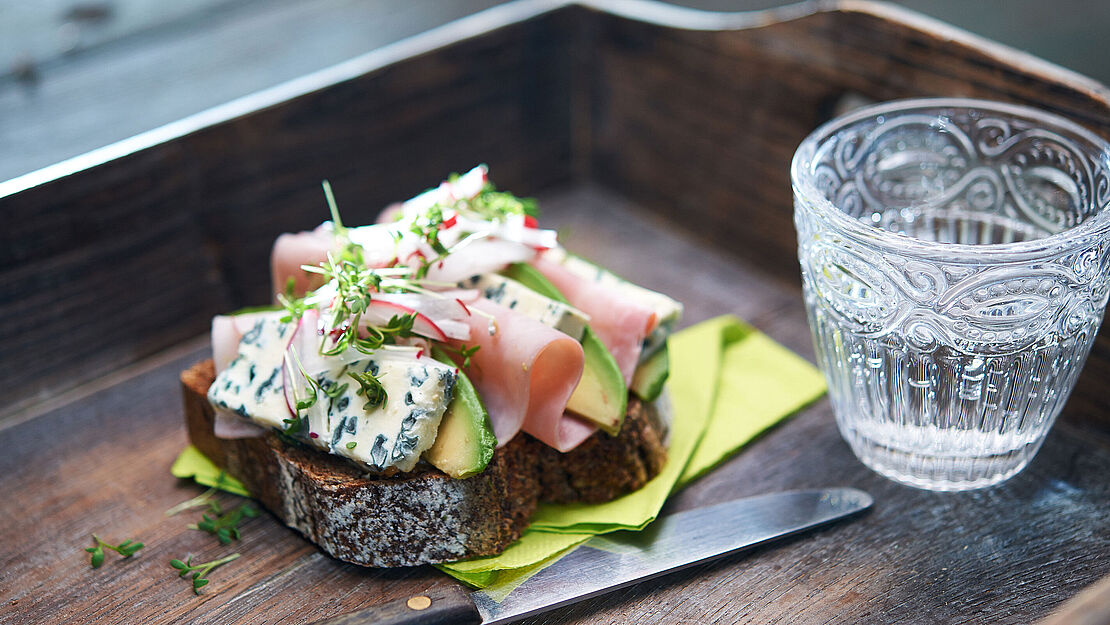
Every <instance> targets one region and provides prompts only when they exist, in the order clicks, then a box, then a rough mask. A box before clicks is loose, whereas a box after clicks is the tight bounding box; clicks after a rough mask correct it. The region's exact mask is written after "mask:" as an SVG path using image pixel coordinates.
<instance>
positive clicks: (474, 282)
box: [459, 273, 590, 341]
mask: <svg viewBox="0 0 1110 625" xmlns="http://www.w3.org/2000/svg"><path fill="white" fill-rule="evenodd" d="M459 286H461V287H463V288H467V289H478V290H479V291H481V292H482V297H485V298H486V299H488V300H490V301H491V302H494V303H496V304H500V305H501V306H504V307H505V308H511V309H513V310H515V311H517V312H519V313H521V314H523V315H526V316H528V317H531V318H532V319H535V320H536V321H539V322H540V323H542V324H544V325H545V326H548V327H551V328H555V329H556V330H558V331H560V332H562V333H563V334H566V335H568V336H570V337H571V338H573V339H574V340H576V341H581V340H582V335H583V334H584V333H585V332H586V325H587V324H589V322H590V318H589V316H588V315H586V313H584V312H582V311H580V310H578V309H577V308H574V307H573V306H570V305H569V304H564V303H563V302H560V301H557V300H553V299H551V298H549V297H545V296H543V295H540V294H539V293H537V292H535V291H533V290H532V289H530V288H528V287H526V286H524V285H523V284H521V283H519V282H517V281H516V280H513V279H511V278H506V277H505V276H501V275H498V274H495V273H484V274H481V275H477V276H472V277H470V278H468V279H466V280H464V281H462V282H460V283H459Z"/></svg>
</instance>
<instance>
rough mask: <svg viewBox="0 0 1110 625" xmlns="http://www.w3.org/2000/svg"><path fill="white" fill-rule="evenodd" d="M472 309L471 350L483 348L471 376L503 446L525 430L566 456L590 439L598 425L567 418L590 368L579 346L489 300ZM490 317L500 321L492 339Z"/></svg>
mask: <svg viewBox="0 0 1110 625" xmlns="http://www.w3.org/2000/svg"><path fill="white" fill-rule="evenodd" d="M470 307H471V308H472V309H476V311H475V314H473V315H471V316H470V317H468V319H467V322H468V323H469V324H470V326H471V332H470V337H471V339H470V341H469V342H467V345H468V346H473V345H477V346H478V347H479V349H478V351H477V352H475V354H474V355H473V356H472V357H471V359H470V366H469V367H468V368H467V369H465V371H466V373H467V375H468V376H469V377H470V379H471V381H472V382H473V383H474V385H475V386H476V387H477V389H478V393H479V395H481V397H482V402H483V403H484V404H485V406H486V410H487V411H488V412H489V415H490V420H491V421H492V422H493V432H494V434H495V435H496V436H497V441H498V445H504V444H505V443H507V442H509V441H510V440H512V438H513V436H515V435H516V434H517V432H518V431H520V430H522V429H523V430H524V431H525V432H528V433H529V434H531V435H532V436H535V437H536V438H538V439H539V440H540V441H542V442H543V443H545V444H546V445H548V446H550V447H553V448H555V449H558V450H559V451H564V452H565V451H569V450H571V449H574V448H575V447H577V446H578V445H579V444H580V443H582V441H584V440H586V439H587V438H589V436H590V435H591V434H593V433H594V432H595V431H596V430H597V427H596V426H594V425H590V424H588V423H586V422H584V421H580V420H578V419H576V418H574V417H571V416H568V415H566V414H564V411H565V409H566V405H567V401H569V399H570V396H571V394H572V393H573V392H574V389H575V387H577V386H578V380H579V378H581V377H582V370H583V367H584V356H583V352H582V346H581V345H580V344H579V343H578V341H575V340H574V339H572V338H570V337H569V336H567V335H565V334H563V333H561V332H559V331H557V330H555V329H553V328H550V327H548V326H545V325H543V324H542V323H540V322H538V321H536V320H534V319H531V318H529V317H527V316H525V315H522V314H520V313H518V312H516V311H513V310H510V309H508V308H505V307H503V306H499V305H497V304H494V303H493V302H491V301H489V300H486V299H484V298H483V299H479V300H478V301H476V302H474V303H473V304H471V305H470ZM479 313H485V314H479ZM486 315H492V316H493V318H494V319H495V320H496V321H495V322H494V323H495V327H496V332H495V333H494V334H492V335H491V334H490V332H489V330H490V320H489V317H487V316H486ZM455 347H459V344H458V343H456V344H455Z"/></svg>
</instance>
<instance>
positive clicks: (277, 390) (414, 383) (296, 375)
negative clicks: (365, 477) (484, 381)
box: [208, 315, 458, 471]
mask: <svg viewBox="0 0 1110 625" xmlns="http://www.w3.org/2000/svg"><path fill="white" fill-rule="evenodd" d="M294 327H295V326H294V324H292V323H281V321H280V320H279V316H278V315H275V316H273V317H266V318H265V319H262V320H260V321H258V322H257V323H256V324H255V325H254V326H253V327H252V328H251V329H250V330H249V331H248V332H247V333H246V334H244V335H243V338H242V340H241V341H240V343H239V352H238V355H237V357H236V358H235V360H233V361H232V362H231V363H230V364H229V365H228V366H227V368H226V369H224V370H223V371H221V372H220V374H219V375H218V376H216V380H215V381H214V382H213V383H212V386H211V387H209V389H208V401H209V402H210V403H211V404H212V405H213V406H215V407H216V408H222V409H226V410H230V411H231V412H234V413H235V414H237V415H239V416H241V417H243V418H245V419H250V420H251V421H253V422H255V423H257V424H259V425H263V426H268V427H272V428H275V429H278V430H281V431H284V432H288V433H290V434H293V435H295V436H296V437H297V438H298V439H300V440H303V441H304V442H305V443H308V444H311V445H313V446H316V447H319V448H320V449H322V450H324V451H327V452H329V453H333V454H336V455H340V456H344V457H347V458H350V459H352V460H355V461H357V462H360V463H362V464H364V465H365V466H367V467H368V468H369V469H370V470H373V471H384V470H386V469H390V468H396V469H398V470H401V471H409V470H412V468H413V467H414V466H415V465H416V463H417V461H418V460H419V459H420V455H421V454H422V453H423V452H424V451H425V450H426V449H428V448H429V447H431V446H432V443H434V442H435V437H436V432H437V431H438V429H439V423H440V420H441V419H442V418H443V413H444V412H445V411H446V409H447V404H448V403H450V401H451V396H452V393H453V391H454V388H455V381H456V379H457V376H458V373H457V370H456V369H455V368H454V367H450V366H448V365H444V364H442V363H440V362H438V361H436V360H434V359H432V358H428V357H419V358H418V357H417V350H415V349H389V348H386V349H381V350H378V351H376V352H374V353H373V354H369V355H367V354H363V353H361V352H358V351H356V350H348V351H347V352H345V353H343V354H339V355H337V356H334V357H326V358H321V357H314V358H312V359H304V358H303V356H302V360H307V361H309V362H311V363H313V364H312V365H310V366H312V369H311V370H309V371H307V372H302V371H301V370H299V369H293V368H290V370H289V371H283V370H282V368H283V367H285V366H287V364H286V359H285V354H286V346H287V345H288V343H289V340H290V336H291V333H292V332H293V329H294ZM306 373H307V374H308V375H310V376H311V377H312V380H313V383H310V382H309V381H308V380H307V379H306V378H305V375H306ZM350 373H369V374H371V375H373V376H374V377H375V378H377V380H378V381H379V382H380V383H381V385H382V387H383V388H384V389H385V391H386V401H385V402H384V403H383V404H381V405H377V406H368V405H367V400H366V397H365V396H364V395H363V394H362V386H361V385H360V384H359V383H358V381H357V380H356V379H355V378H354V377H352V376H351V375H350ZM285 380H290V384H292V385H294V386H293V388H292V389H290V391H291V392H290V396H291V397H292V398H295V399H296V400H304V399H307V398H308V397H310V396H312V395H313V393H314V392H315V395H316V401H315V403H313V404H312V405H311V406H309V407H307V408H303V409H301V410H300V411H298V414H297V416H298V417H299V418H300V419H301V423H300V424H299V425H297V424H295V423H294V427H290V422H288V421H287V420H289V419H292V414H291V412H290V407H289V406H290V403H291V402H289V401H287V400H286V389H285Z"/></svg>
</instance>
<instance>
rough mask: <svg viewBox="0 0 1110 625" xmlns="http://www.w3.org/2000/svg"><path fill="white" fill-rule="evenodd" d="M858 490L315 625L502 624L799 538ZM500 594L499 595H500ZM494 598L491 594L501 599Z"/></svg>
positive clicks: (689, 520)
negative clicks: (513, 580)
mask: <svg viewBox="0 0 1110 625" xmlns="http://www.w3.org/2000/svg"><path fill="white" fill-rule="evenodd" d="M871 503H872V499H871V496H870V495H868V494H867V493H865V492H863V491H860V490H856V489H854V488H826V489H821V490H806V491H790V492H782V493H773V494H768V495H759V496H756V497H747V498H744V499H735V500H732V501H726V502H724V503H719V504H715V505H711V506H705V507H702V508H694V509H691V510H684V511H682V512H675V513H672V514H667V515H664V516H661V517H659V518H658V519H656V520H655V521H654V522H652V523H651V524H650V525H648V526H647V527H646V528H645V529H643V530H641V531H639V532H632V531H623V532H617V533H613V534H608V535H603V536H595V537H594V538H591V539H590V540H589V541H587V542H586V543H584V544H583V545H582V546H581V547H579V548H577V549H575V550H574V551H571V552H570V553H569V554H567V555H566V556H564V557H562V558H561V559H559V560H557V561H556V562H555V563H554V564H552V565H550V566H548V567H546V568H544V569H543V570H541V571H540V572H539V573H537V574H536V575H534V576H532V577H531V578H529V579H527V580H526V581H525V582H524V583H522V584H521V585H520V586H519V587H517V588H515V589H513V590H512V591H511V592H510V593H509V594H508V596H504V593H503V591H504V589H498V588H496V587H495V586H494V587H489V588H485V589H482V590H476V591H474V592H471V593H469V594H467V593H466V592H465V591H464V590H463V589H462V587H461V586H458V585H456V584H450V585H448V586H444V587H439V588H433V589H429V590H428V591H427V592H425V593H423V594H419V595H415V596H413V597H409V598H407V599H399V600H396V601H393V602H390V603H385V604H382V605H376V606H371V607H369V608H365V609H363V610H359V611H357V612H352V613H349V614H344V615H341V616H336V617H333V618H329V619H325V620H322V621H317V622H315V623H314V624H313V625H368V624H370V623H375V624H382V625H433V624H440V623H442V624H448V623H450V624H452V625H478V624H481V625H501V624H504V623H512V622H514V621H517V620H520V619H523V618H526V617H528V616H533V615H536V614H539V613H541V612H546V611H548V610H554V609H555V608H558V607H561V606H565V605H568V604H571V603H575V602H577V601H582V600H584V599H589V598H590V597H596V596H597V595H601V594H604V593H607V592H610V591H613V590H617V589H618V588H623V587H625V586H630V585H632V584H636V583H639V582H642V581H644V580H648V579H652V578H654V577H658V576H660V575H664V574H667V573H671V572H674V571H677V570H680V569H683V568H686V567H688V566H692V565H694V564H699V563H702V562H706V561H709V560H712V559H714V558H719V557H722V556H725V555H728V554H731V553H736V552H738V551H741V550H743V549H748V548H751V547H754V546H756V545H761V544H764V543H767V542H770V541H772V540H775V539H778V538H782V537H785V536H790V535H792V534H797V533H799V532H802V531H805V530H807V529H811V528H814V527H817V526H820V525H824V524H826V523H831V522H832V521H835V520H837V519H841V518H843V517H846V516H849V515H852V514H855V513H858V512H861V511H863V510H866V509H867V508H868V507H870V506H871ZM499 590H502V592H498V591H499ZM502 596H504V599H503V600H502V601H500V602H499V601H496V600H495V599H494V598H493V597H502Z"/></svg>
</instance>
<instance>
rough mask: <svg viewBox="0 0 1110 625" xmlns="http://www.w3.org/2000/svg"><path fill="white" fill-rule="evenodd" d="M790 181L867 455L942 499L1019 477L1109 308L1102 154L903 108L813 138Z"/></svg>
mask: <svg viewBox="0 0 1110 625" xmlns="http://www.w3.org/2000/svg"><path fill="white" fill-rule="evenodd" d="M791 178H792V182H793V190H794V198H795V203H794V206H795V209H794V221H795V225H796V227H797V231H798V256H799V260H800V262H801V267H802V279H803V289H804V294H805V303H806V313H807V315H808V319H809V325H810V330H811V332H812V334H813V342H814V346H815V348H816V352H817V359H818V362H819V365H820V367H821V368H822V370H823V371H824V373H825V376H826V379H827V381H828V386H829V396H830V399H831V401H832V405H833V409H834V411H835V413H836V422H837V426H838V427H839V429H840V432H841V434H842V436H843V437H844V439H845V440H846V441H847V442H848V443H849V445H850V446H851V448H852V450H853V452H854V453H855V454H856V456H857V457H858V458H859V459H860V460H861V461H863V463H864V464H866V465H867V466H869V467H871V468H872V469H874V470H875V471H877V472H878V473H880V474H881V475H884V476H886V477H888V478H891V479H894V480H896V481H899V482H902V483H905V484H910V485H912V486H917V487H920V488H927V489H932V490H966V489H972V488H980V487H984V486H988V485H991V484H995V483H998V482H1001V481H1002V480H1005V479H1007V478H1009V477H1011V476H1013V475H1014V474H1016V473H1017V472H1019V471H1021V469H1023V468H1024V467H1025V466H1026V465H1027V464H1028V463H1029V461H1030V460H1031V459H1032V457H1033V455H1034V454H1036V452H1037V450H1038V449H1039V448H1040V446H1041V443H1042V442H1043V441H1044V437H1045V435H1046V433H1047V432H1048V430H1049V428H1050V427H1051V426H1052V423H1053V421H1054V420H1055V419H1056V416H1057V415H1058V414H1059V412H1060V409H1061V408H1062V407H1063V405H1064V402H1065V400H1067V397H1068V395H1069V393H1070V392H1071V390H1072V387H1073V386H1074V385H1075V380H1076V378H1077V377H1078V376H1079V372H1080V369H1081V368H1082V366H1083V363H1084V361H1085V360H1086V358H1087V354H1088V352H1089V351H1090V348H1091V343H1092V342H1093V341H1094V338H1095V334H1096V333H1097V332H1098V328H1099V324H1100V323H1101V321H1102V315H1103V310H1104V309H1105V307H1106V301H1107V294H1108V280H1107V277H1108V273H1110V270H1108V260H1110V252H1108V251H1110V238H1108V236H1110V210H1107V204H1108V203H1110V146H1108V145H1107V143H1106V142H1105V141H1103V140H1102V139H1100V138H1099V137H1097V136H1096V135H1094V134H1093V133H1091V132H1089V131H1087V130H1085V129H1083V128H1082V127H1080V126H1078V125H1076V124H1074V123H1072V122H1069V121H1067V120H1065V119H1063V118H1061V117H1058V116H1056V115H1052V114H1049V113H1045V112H1042V111H1038V110H1035V109H1031V108H1026V107H1021V106H1014V105H1009V104H1001V103H994V102H986V101H977V100H965V99H926V100H905V101H897V102H890V103H886V104H881V105H878V106H873V107H868V108H866V109H861V110H859V111H856V112H853V113H850V114H848V115H846V116H844V117H841V118H839V119H836V120H833V121H831V122H829V123H827V124H825V125H824V126H822V127H821V128H819V129H818V130H816V131H815V132H814V133H813V134H812V135H810V136H809V137H808V138H806V139H805V141H803V142H802V144H801V146H800V147H799V148H798V151H797V153H796V154H795V156H794V161H793V163H792V165H791Z"/></svg>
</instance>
